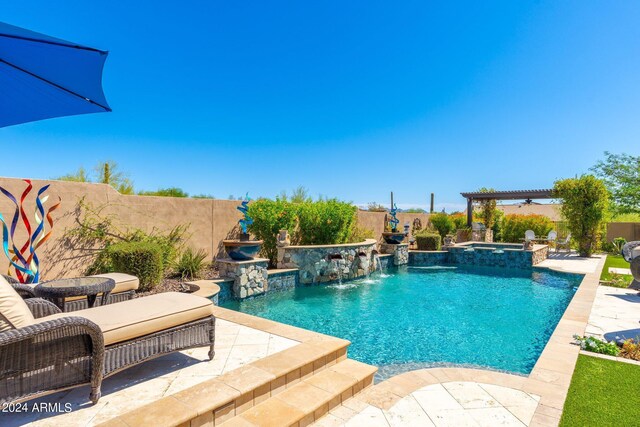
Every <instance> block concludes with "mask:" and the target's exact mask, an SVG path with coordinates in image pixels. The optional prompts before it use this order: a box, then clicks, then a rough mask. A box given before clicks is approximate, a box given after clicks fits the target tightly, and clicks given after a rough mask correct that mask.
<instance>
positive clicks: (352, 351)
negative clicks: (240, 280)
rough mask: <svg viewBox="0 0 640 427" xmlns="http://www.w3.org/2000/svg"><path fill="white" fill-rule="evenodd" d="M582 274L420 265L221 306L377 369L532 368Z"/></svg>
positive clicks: (386, 373)
mask: <svg viewBox="0 0 640 427" xmlns="http://www.w3.org/2000/svg"><path fill="white" fill-rule="evenodd" d="M582 277H583V276H581V275H577V274H567V273H558V272H554V271H551V270H546V269H532V270H512V269H505V268H490V267H477V266H474V267H418V268H411V267H409V268H406V267H405V268H404V269H397V270H394V271H392V272H391V273H390V274H377V275H374V276H371V277H370V278H368V279H362V280H356V281H352V282H348V283H344V284H331V285H317V286H306V287H297V288H294V289H291V290H287V291H281V292H271V293H268V294H266V295H263V296H259V297H256V298H252V299H248V300H244V301H241V302H239V301H229V302H227V303H226V304H224V305H223V306H225V307H227V308H231V309H235V310H238V311H241V312H244V313H249V314H253V315H256V316H260V317H264V318H267V319H272V320H275V321H278V322H282V323H287V324H290V325H294V326H299V327H302V328H306V329H310V330H313V331H317V332H321V333H325V334H329V335H333V336H336V337H340V338H344V339H347V340H350V341H351V343H352V344H351V346H350V347H349V357H350V358H353V359H356V360H360V361H362V362H365V363H369V364H372V365H377V366H378V367H379V369H380V371H379V377H378V378H386V377H389V376H392V375H396V374H398V373H401V372H404V371H408V370H413V369H419V368H425V367H433V366H451V365H457V366H460V365H462V366H476V367H484V368H490V369H496V370H502V371H508V372H513V373H520V374H528V373H529V372H530V371H531V369H532V368H533V366H534V365H535V363H536V360H537V359H538V357H539V356H540V353H541V352H542V350H543V349H544V346H545V345H546V343H547V341H548V339H549V337H550V336H551V334H552V333H553V330H554V329H555V327H556V325H557V323H558V321H559V320H560V318H561V317H562V314H563V313H564V311H565V309H566V307H567V305H568V304H569V301H570V300H571V298H572V297H573V295H574V293H575V290H576V289H577V287H578V285H579V284H580V282H581V280H582Z"/></svg>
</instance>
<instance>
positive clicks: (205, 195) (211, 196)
mask: <svg viewBox="0 0 640 427" xmlns="http://www.w3.org/2000/svg"><path fill="white" fill-rule="evenodd" d="M191 198H192V199H215V197H214V195H213V194H204V193H203V194H194V195H193V196H191Z"/></svg>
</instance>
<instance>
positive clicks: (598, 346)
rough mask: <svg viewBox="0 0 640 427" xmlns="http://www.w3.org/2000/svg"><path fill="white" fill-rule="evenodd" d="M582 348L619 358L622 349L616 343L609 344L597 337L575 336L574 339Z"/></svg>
mask: <svg viewBox="0 0 640 427" xmlns="http://www.w3.org/2000/svg"><path fill="white" fill-rule="evenodd" d="M573 338H574V339H575V340H576V341H577V342H578V344H579V345H580V348H581V349H583V350H587V351H592V352H594V353H600V354H608V355H609V356H617V355H618V353H620V347H618V346H617V345H616V343H615V342H613V341H612V342H607V341H603V340H600V339H598V338H595V337H581V336H579V335H574V337H573Z"/></svg>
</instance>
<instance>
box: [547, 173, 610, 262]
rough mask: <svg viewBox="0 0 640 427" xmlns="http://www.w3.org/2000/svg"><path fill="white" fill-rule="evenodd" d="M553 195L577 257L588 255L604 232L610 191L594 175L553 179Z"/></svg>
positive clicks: (594, 248)
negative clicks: (575, 247) (575, 245)
mask: <svg viewBox="0 0 640 427" xmlns="http://www.w3.org/2000/svg"><path fill="white" fill-rule="evenodd" d="M554 192H555V195H556V197H558V198H560V199H562V207H561V208H560V209H561V212H562V216H563V217H564V218H565V220H566V221H567V225H568V228H569V231H570V232H571V236H572V238H573V239H574V240H575V241H576V242H577V243H578V252H579V253H580V256H585V257H588V256H591V255H592V254H593V252H594V251H595V250H596V248H597V245H598V242H599V241H600V238H601V236H602V234H603V231H604V226H605V224H606V220H607V215H608V209H609V192H608V191H607V187H606V185H605V183H604V181H602V180H600V179H598V178H596V177H595V176H593V175H582V176H581V177H580V178H569V179H563V180H559V181H556V182H555V184H554Z"/></svg>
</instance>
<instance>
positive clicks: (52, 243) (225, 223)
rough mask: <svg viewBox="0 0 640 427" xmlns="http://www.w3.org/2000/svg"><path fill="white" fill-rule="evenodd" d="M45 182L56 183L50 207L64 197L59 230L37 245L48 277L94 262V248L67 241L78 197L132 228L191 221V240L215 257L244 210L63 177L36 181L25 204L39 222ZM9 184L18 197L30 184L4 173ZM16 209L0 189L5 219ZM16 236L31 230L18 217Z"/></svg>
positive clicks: (3, 265) (1, 267) (1, 266)
mask: <svg viewBox="0 0 640 427" xmlns="http://www.w3.org/2000/svg"><path fill="white" fill-rule="evenodd" d="M45 184H51V187H50V188H49V190H48V191H47V193H46V194H48V195H49V200H48V202H47V203H46V205H45V209H46V208H47V207H48V206H51V205H53V204H54V203H55V201H56V200H57V199H58V197H60V198H61V199H62V204H61V206H60V208H58V210H56V211H54V212H53V213H52V217H53V219H54V231H53V235H52V237H51V238H50V240H49V241H48V242H47V243H45V244H44V245H43V247H41V248H40V249H39V250H38V252H37V253H38V256H39V258H40V260H41V263H40V267H41V274H42V275H43V277H44V278H47V279H51V278H55V277H67V276H74V275H79V274H82V272H83V271H84V269H86V267H87V266H88V265H89V264H90V263H91V258H92V253H91V248H84V247H78V246H76V245H74V244H73V243H71V244H68V243H69V242H66V241H63V239H62V237H63V235H64V234H65V231H66V230H68V229H71V228H73V227H74V225H76V224H77V221H78V218H79V214H80V210H79V205H78V202H79V201H80V200H81V199H82V198H84V200H85V201H86V202H88V203H91V204H92V205H93V207H94V208H97V207H101V206H103V207H104V210H103V211H102V213H103V214H105V215H113V216H115V217H116V218H117V219H116V223H117V224H123V225H128V226H129V227H131V228H141V229H143V230H145V231H152V229H153V228H154V227H155V228H157V229H158V230H162V231H167V230H170V229H172V228H173V227H175V226H177V225H180V224H185V223H188V224H190V227H189V231H188V232H189V235H190V237H189V242H188V245H189V246H191V247H193V248H194V249H204V250H206V251H207V252H208V253H209V255H210V256H211V257H212V258H213V256H215V255H216V254H217V253H218V251H219V250H220V245H221V241H222V240H223V239H225V238H226V237H227V235H228V234H229V233H230V232H231V231H232V230H233V229H234V227H235V226H236V225H237V222H238V220H239V219H240V218H241V217H242V214H241V213H240V212H239V211H237V210H236V206H237V205H238V202H237V201H235V200H211V199H188V198H174V197H153V196H129V195H122V194H120V193H118V192H117V191H116V190H114V189H113V188H112V187H110V186H108V185H105V184H90V183H80V182H64V181H42V180H34V181H33V186H34V188H33V190H32V192H31V193H30V194H29V196H28V198H27V203H25V209H26V212H27V214H28V216H29V220H30V221H31V222H32V224H33V222H34V219H33V218H34V217H33V213H34V210H35V195H36V192H37V190H38V189H40V187H41V186H43V185H45ZM0 186H2V187H4V188H5V189H7V190H8V191H10V192H11V193H13V195H14V196H16V197H17V198H18V199H19V197H20V194H22V191H23V190H24V189H25V188H26V184H25V183H24V182H23V181H22V180H19V179H13V178H0ZM14 211H15V206H14V205H13V203H12V202H11V201H10V200H9V199H8V198H6V197H5V196H4V195H2V194H0V213H2V215H3V216H4V218H5V221H6V222H8V223H9V222H10V221H11V218H12V217H13V213H14ZM18 231H19V232H16V240H17V242H18V245H17V246H18V247H21V246H22V244H23V243H24V242H25V241H26V237H27V236H26V232H25V230H24V227H23V226H22V221H21V220H20V222H19V227H18ZM8 266H9V262H8V260H7V259H6V257H5V256H4V255H0V271H2V272H3V273H5V272H6V271H7V268H8Z"/></svg>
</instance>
